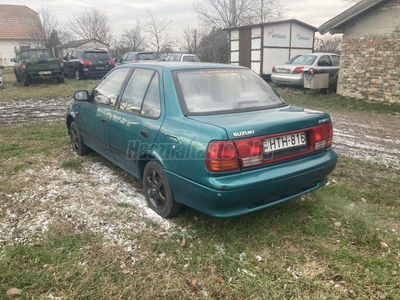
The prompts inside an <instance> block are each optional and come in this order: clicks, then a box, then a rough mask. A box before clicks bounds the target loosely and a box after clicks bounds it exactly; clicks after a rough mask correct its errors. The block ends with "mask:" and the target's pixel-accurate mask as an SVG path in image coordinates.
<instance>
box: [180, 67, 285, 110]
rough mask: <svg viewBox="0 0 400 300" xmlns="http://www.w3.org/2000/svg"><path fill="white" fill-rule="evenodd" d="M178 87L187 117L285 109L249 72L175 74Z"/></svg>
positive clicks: (199, 71)
mask: <svg viewBox="0 0 400 300" xmlns="http://www.w3.org/2000/svg"><path fill="white" fill-rule="evenodd" d="M173 76H174V82H175V87H176V89H177V91H178V94H179V98H180V103H181V107H182V110H183V111H184V113H185V114H187V115H210V114H219V113H235V112H243V111H251V110H260V109H267V108H275V107H280V106H285V105H286V104H285V102H284V101H283V100H282V99H281V98H280V97H279V96H278V95H277V94H276V93H275V92H274V90H273V89H272V88H271V87H270V86H269V85H268V84H267V83H266V82H265V81H264V80H263V79H261V78H260V77H259V76H257V75H256V74H255V73H254V72H252V71H251V70H247V69H202V70H182V71H174V72H173Z"/></svg>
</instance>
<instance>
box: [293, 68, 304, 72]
mask: <svg viewBox="0 0 400 300" xmlns="http://www.w3.org/2000/svg"><path fill="white" fill-rule="evenodd" d="M303 71H304V67H297V68H296V69H294V70H293V73H299V74H301V73H303Z"/></svg>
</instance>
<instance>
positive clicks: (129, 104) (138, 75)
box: [119, 69, 155, 112]
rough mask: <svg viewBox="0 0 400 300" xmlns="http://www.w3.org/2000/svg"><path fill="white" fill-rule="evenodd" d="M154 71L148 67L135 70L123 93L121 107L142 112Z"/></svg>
mask: <svg viewBox="0 0 400 300" xmlns="http://www.w3.org/2000/svg"><path fill="white" fill-rule="evenodd" d="M154 73H155V71H154V70H148V69H136V70H135V71H134V72H133V74H132V76H131V78H130V79H129V81H128V84H127V85H126V88H125V91H124V94H123V95H122V98H121V103H120V105H119V108H120V109H123V110H127V111H133V112H140V110H141V107H142V102H143V99H144V96H145V94H146V92H147V89H148V87H149V85H150V82H151V80H152V78H153V76H154Z"/></svg>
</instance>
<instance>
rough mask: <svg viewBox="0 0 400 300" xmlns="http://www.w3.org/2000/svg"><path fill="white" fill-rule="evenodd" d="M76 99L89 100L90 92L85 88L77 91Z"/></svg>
mask: <svg viewBox="0 0 400 300" xmlns="http://www.w3.org/2000/svg"><path fill="white" fill-rule="evenodd" d="M74 99H75V100H76V101H88V100H89V92H88V91H84V90H80V91H76V92H75V94H74Z"/></svg>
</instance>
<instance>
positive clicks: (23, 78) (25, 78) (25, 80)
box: [21, 76, 29, 86]
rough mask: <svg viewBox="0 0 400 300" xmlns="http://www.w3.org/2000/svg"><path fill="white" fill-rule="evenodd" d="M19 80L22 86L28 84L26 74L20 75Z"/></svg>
mask: <svg viewBox="0 0 400 300" xmlns="http://www.w3.org/2000/svg"><path fill="white" fill-rule="evenodd" d="M21 82H22V85H23V86H28V85H29V80H28V78H27V77H26V76H21Z"/></svg>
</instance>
